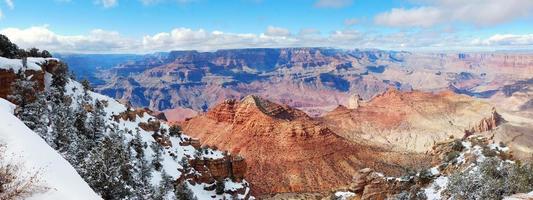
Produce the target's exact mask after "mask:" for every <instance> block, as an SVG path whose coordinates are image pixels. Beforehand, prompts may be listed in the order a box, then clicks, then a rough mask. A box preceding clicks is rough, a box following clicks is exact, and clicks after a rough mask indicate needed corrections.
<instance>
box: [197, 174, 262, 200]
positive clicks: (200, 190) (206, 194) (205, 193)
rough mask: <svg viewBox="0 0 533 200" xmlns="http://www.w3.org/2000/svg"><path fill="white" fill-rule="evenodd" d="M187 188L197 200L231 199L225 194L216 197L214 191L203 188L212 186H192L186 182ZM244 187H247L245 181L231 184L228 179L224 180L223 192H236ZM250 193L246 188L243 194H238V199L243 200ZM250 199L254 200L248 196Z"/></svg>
mask: <svg viewBox="0 0 533 200" xmlns="http://www.w3.org/2000/svg"><path fill="white" fill-rule="evenodd" d="M187 185H188V187H189V188H190V189H191V190H192V191H193V193H194V195H195V196H196V198H198V199H212V200H223V199H232V197H231V195H229V194H227V193H225V194H221V195H218V194H216V191H215V190H212V191H209V190H206V189H205V188H208V187H210V186H213V185H214V183H213V184H206V183H201V184H195V185H192V184H190V183H189V182H187ZM244 185H248V183H247V182H246V181H244V180H243V181H242V182H240V183H237V182H233V181H231V180H230V179H226V180H224V186H225V187H224V191H236V190H238V189H242V188H244ZM249 193H250V188H246V190H245V192H244V194H238V195H237V196H238V199H244V198H245V197H246V196H247V195H248V194H249ZM250 199H255V198H254V197H252V196H250Z"/></svg>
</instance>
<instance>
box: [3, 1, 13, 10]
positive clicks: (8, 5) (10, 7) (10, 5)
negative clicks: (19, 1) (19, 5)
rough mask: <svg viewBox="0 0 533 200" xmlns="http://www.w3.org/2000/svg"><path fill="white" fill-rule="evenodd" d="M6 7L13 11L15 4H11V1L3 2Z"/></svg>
mask: <svg viewBox="0 0 533 200" xmlns="http://www.w3.org/2000/svg"><path fill="white" fill-rule="evenodd" d="M5 2H6V5H7V7H9V9H11V10H13V9H14V8H15V4H14V3H13V0H5Z"/></svg>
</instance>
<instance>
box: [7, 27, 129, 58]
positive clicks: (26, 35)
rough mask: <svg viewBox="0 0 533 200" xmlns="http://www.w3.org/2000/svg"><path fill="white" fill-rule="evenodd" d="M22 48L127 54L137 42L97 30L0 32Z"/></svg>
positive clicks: (21, 30) (39, 28)
mask: <svg viewBox="0 0 533 200" xmlns="http://www.w3.org/2000/svg"><path fill="white" fill-rule="evenodd" d="M0 34H4V35H6V36H7V37H9V39H10V40H11V41H13V42H14V43H16V44H18V45H19V46H20V47H21V48H31V47H37V48H40V49H48V50H51V51H56V52H91V53H95V52H122V51H124V52H127V51H131V50H133V49H135V48H138V46H136V45H137V44H136V42H135V41H133V40H131V39H127V38H124V37H123V36H121V35H120V34H119V33H117V32H112V31H104V30H100V29H95V30H93V31H91V32H89V33H88V34H87V35H60V34H56V33H54V32H52V31H51V30H49V29H48V26H46V25H45V26H35V27H30V28H27V29H18V28H6V29H2V30H0Z"/></svg>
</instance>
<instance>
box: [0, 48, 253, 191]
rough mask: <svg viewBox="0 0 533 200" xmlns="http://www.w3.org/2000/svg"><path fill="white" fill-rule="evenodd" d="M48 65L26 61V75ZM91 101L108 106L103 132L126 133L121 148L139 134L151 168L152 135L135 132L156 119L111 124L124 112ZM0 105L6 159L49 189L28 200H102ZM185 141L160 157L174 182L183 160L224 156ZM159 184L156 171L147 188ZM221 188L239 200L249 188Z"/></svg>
mask: <svg viewBox="0 0 533 200" xmlns="http://www.w3.org/2000/svg"><path fill="white" fill-rule="evenodd" d="M52 59H53V58H52ZM46 60H49V59H44V58H28V65H27V66H28V68H27V69H32V70H40V69H41V68H40V67H39V64H40V63H43V62H45V61H46ZM21 68H22V61H21V60H19V59H7V58H3V57H0V69H13V70H14V71H18V70H19V69H21ZM51 80H52V75H51V74H49V73H46V74H45V90H49V89H50V83H51ZM2 87H3V86H2ZM65 90H66V93H65V94H67V95H70V96H71V97H72V98H73V99H74V100H75V99H76V98H77V97H78V96H81V95H82V94H83V86H82V85H81V84H80V83H78V82H76V81H72V80H70V81H69V82H68V84H67V85H66V86H65ZM89 95H90V96H91V97H92V99H93V101H96V100H99V101H104V102H106V103H104V105H106V106H105V108H104V111H105V113H106V117H105V122H106V126H108V127H118V129H120V130H124V131H125V133H126V134H125V138H126V140H125V141H124V142H129V141H130V140H132V139H133V138H134V136H135V134H136V131H137V130H139V132H140V135H141V140H142V142H145V143H146V144H148V145H147V147H145V149H144V153H145V154H144V155H145V158H146V159H147V160H148V161H150V162H151V160H152V159H153V156H154V154H155V152H154V151H153V149H152V148H150V147H149V144H152V143H154V142H155V139H154V138H153V137H152V135H153V134H154V132H153V131H145V130H143V129H141V128H139V123H141V122H145V123H146V122H149V121H151V120H155V117H153V116H150V115H148V114H147V113H144V115H143V116H142V117H141V116H137V117H136V119H135V120H134V121H127V120H123V119H120V120H118V121H115V119H114V118H113V116H114V115H118V114H120V113H122V112H124V111H127V107H126V106H124V105H123V104H121V103H119V102H118V101H116V100H114V99H112V98H110V97H107V96H104V95H101V94H98V93H94V92H89ZM0 100H1V101H0V142H2V143H4V144H6V146H7V150H6V153H8V154H9V155H10V156H11V157H12V158H14V157H16V156H18V157H17V160H18V161H24V162H25V166H26V167H27V168H28V169H32V170H37V171H39V172H40V173H42V175H41V177H42V179H43V181H44V182H45V184H46V185H45V186H47V187H50V188H51V189H50V190H48V191H47V192H45V193H42V194H37V195H35V196H33V197H32V198H31V199H44V200H47V199H58V200H61V199H100V197H99V196H98V195H97V194H96V193H95V192H93V191H92V190H91V188H90V187H89V186H88V184H87V183H86V182H85V181H84V180H83V179H82V178H81V177H80V176H79V175H78V173H77V172H76V171H75V169H74V168H73V167H72V166H71V165H70V164H69V163H68V162H67V161H66V160H65V159H63V158H62V157H61V155H60V154H59V153H57V152H56V151H55V150H54V149H53V148H51V147H50V146H48V144H47V143H46V142H45V141H44V140H43V139H41V138H40V137H39V135H38V134H36V133H34V132H33V131H31V130H30V129H29V128H27V127H26V126H25V125H24V124H23V122H21V121H20V120H19V119H18V118H16V117H15V116H13V114H12V112H13V109H14V108H15V106H14V105H13V104H11V103H9V102H7V101H6V100H3V99H0ZM76 102H77V101H73V104H71V106H72V108H74V109H79V107H80V105H77V103H76ZM161 128H166V129H168V128H169V126H168V125H166V124H164V123H162V124H161ZM128 131H129V132H128ZM189 138H190V137H188V136H186V135H182V136H181V137H170V141H171V143H172V146H171V147H167V148H164V150H163V152H162V162H161V165H162V169H164V171H165V172H166V173H167V174H168V175H169V176H171V177H172V179H177V178H179V177H180V176H181V175H182V174H181V172H180V171H179V169H183V167H182V166H181V165H180V164H179V162H180V161H181V160H182V158H184V157H190V158H192V157H194V156H195V155H197V156H198V155H200V156H201V157H203V158H205V159H219V158H223V153H222V152H221V151H218V150H212V149H207V153H205V152H198V150H196V149H195V148H194V147H192V146H190V145H188V146H180V145H179V143H180V142H181V141H182V140H185V139H189ZM195 173H197V172H195ZM161 179H162V173H161V172H160V171H155V170H154V171H153V173H152V179H151V181H150V182H151V183H152V184H153V185H154V186H157V185H158V184H159V183H160V181H161ZM197 186H200V185H199V184H198V185H196V186H192V187H191V190H192V191H193V193H194V195H195V196H197V197H198V199H204V198H203V197H208V196H209V197H210V196H215V197H223V196H224V197H226V198H229V197H230V195H229V194H224V195H216V194H215V191H214V190H206V189H204V187H203V186H202V187H201V188H200V187H197ZM225 186H226V187H225V191H235V190H237V189H239V188H245V191H246V192H245V194H244V195H238V197H240V198H243V197H244V196H245V195H247V194H249V192H250V188H249V185H248V183H247V182H246V181H244V180H243V181H242V182H240V183H236V182H232V181H231V180H226V181H225ZM167 197H168V199H172V198H173V193H172V194H170V193H169V195H167Z"/></svg>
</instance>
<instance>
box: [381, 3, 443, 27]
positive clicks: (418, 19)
mask: <svg viewBox="0 0 533 200" xmlns="http://www.w3.org/2000/svg"><path fill="white" fill-rule="evenodd" d="M441 20H442V12H441V11H440V10H439V9H437V8H433V7H419V8H413V9H404V8H393V9H392V10H391V11H390V12H385V13H381V14H379V15H377V16H376V17H375V19H374V22H375V23H376V24H379V25H385V26H391V27H405V26H418V27H430V26H432V25H434V24H436V23H438V22H440V21H441Z"/></svg>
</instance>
